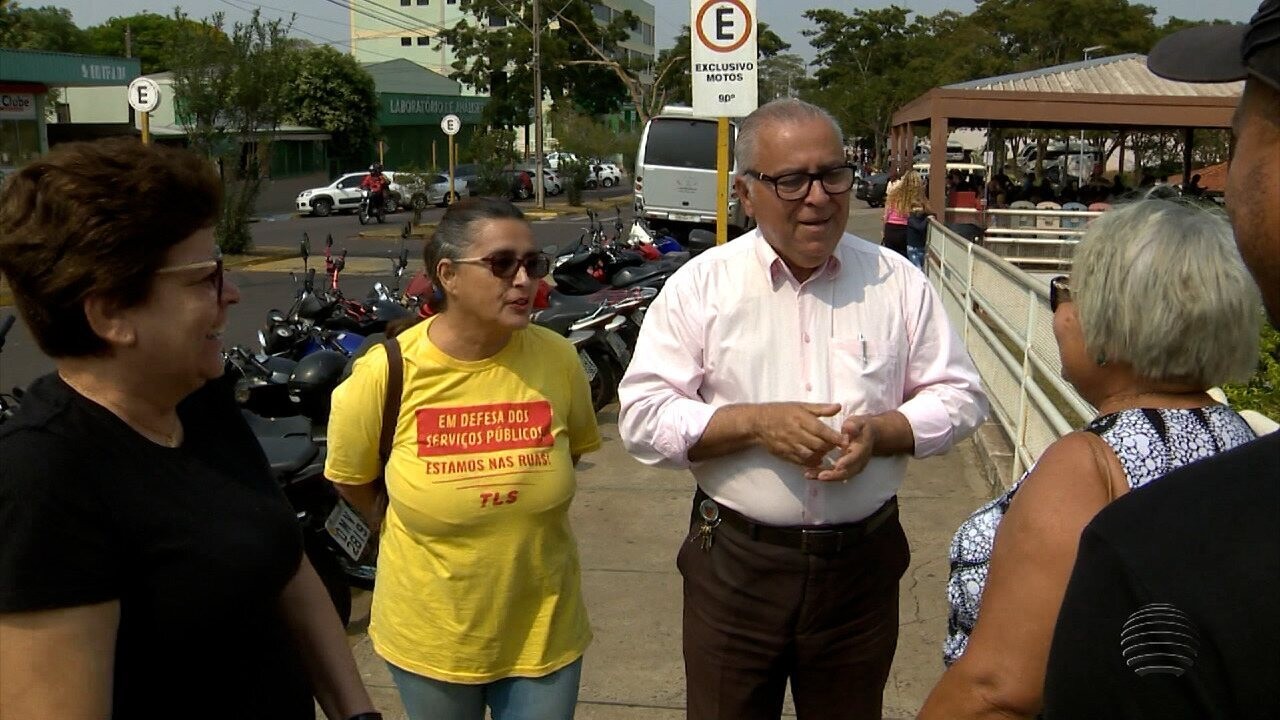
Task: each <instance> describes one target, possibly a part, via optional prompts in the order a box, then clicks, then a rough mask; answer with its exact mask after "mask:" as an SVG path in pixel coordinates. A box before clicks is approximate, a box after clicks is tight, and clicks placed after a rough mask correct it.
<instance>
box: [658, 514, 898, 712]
mask: <svg viewBox="0 0 1280 720" xmlns="http://www.w3.org/2000/svg"><path fill="white" fill-rule="evenodd" d="M696 510H697V508H696V507H695V508H694V513H693V516H692V520H691V522H690V526H689V527H690V529H689V538H695V536H696V532H697V528H698V527H699V525H700V524H701V521H700V519H699V518H698V516H697V512H696ZM910 558H911V551H910V549H909V548H908V546H907V538H906V535H905V534H904V533H903V531H902V525H901V524H900V523H899V522H898V515H897V512H896V511H895V512H894V514H893V515H892V516H891V517H890V518H889V519H888V520H886V521H885V522H884V523H883V524H882V525H880V527H878V528H877V529H876V530H874V531H873V532H872V533H871V534H870V535H868V536H866V537H864V538H862V539H861V540H860V541H858V542H855V543H853V545H852V547H847V548H845V549H844V550H843V552H841V553H839V554H832V555H810V554H805V553H804V552H803V551H801V550H800V549H798V548H789V547H782V546H778V545H772V544H768V543H764V542H760V541H757V540H752V539H751V538H750V537H748V536H747V535H746V534H744V533H742V532H740V531H739V530H737V529H735V528H732V527H729V526H728V525H726V524H721V525H720V526H719V527H717V528H716V530H715V533H714V541H713V543H712V545H711V547H710V549H707V550H704V549H703V547H702V545H701V544H700V543H699V541H698V540H696V539H695V540H694V541H693V542H685V543H684V544H683V546H682V547H681V549H680V553H679V556H678V557H677V560H676V564H677V566H678V567H679V568H680V573H681V575H683V576H684V663H685V683H686V689H687V693H688V711H687V717H688V718H689V720H778V718H779V717H780V715H781V714H782V704H783V697H784V695H785V690H786V683H787V681H788V680H790V681H791V694H792V698H793V699H794V701H795V706H796V717H797V718H798V720H843V719H848V720H880V712H881V708H882V705H883V703H884V685H885V682H886V680H887V679H888V677H889V666H890V665H891V664H892V663H893V653H894V650H895V649H896V648H897V645H898V581H899V579H900V578H901V577H902V575H903V573H904V572H906V569H907V565H908V563H909V562H910Z"/></svg>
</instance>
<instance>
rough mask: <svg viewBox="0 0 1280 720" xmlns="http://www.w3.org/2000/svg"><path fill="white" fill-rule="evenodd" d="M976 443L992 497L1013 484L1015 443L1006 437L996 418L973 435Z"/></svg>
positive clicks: (984, 424) (984, 476)
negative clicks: (1012, 470) (1011, 473)
mask: <svg viewBox="0 0 1280 720" xmlns="http://www.w3.org/2000/svg"><path fill="white" fill-rule="evenodd" d="M973 442H974V445H976V446H977V448H978V463H979V465H980V469H981V471H982V477H983V479H984V480H986V484H987V486H988V487H989V488H990V490H991V497H995V496H996V495H999V494H1000V493H1002V492H1004V491H1005V490H1008V489H1009V488H1010V487H1012V486H1013V482H1014V480H1015V478H1013V477H1011V475H1010V470H1011V469H1012V467H1013V445H1012V444H1011V443H1010V442H1009V439H1008V438H1007V437H1005V434H1004V429H1003V428H1001V427H1000V424H999V423H997V422H996V421H994V420H988V421H987V422H985V423H983V424H982V427H980V428H978V432H976V433H974V435H973Z"/></svg>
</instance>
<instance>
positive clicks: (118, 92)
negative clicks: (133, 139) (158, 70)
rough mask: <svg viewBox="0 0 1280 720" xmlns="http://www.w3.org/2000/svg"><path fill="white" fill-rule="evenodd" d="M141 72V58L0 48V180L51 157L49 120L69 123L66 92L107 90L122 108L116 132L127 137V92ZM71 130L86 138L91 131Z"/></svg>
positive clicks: (69, 135) (108, 97)
mask: <svg viewBox="0 0 1280 720" xmlns="http://www.w3.org/2000/svg"><path fill="white" fill-rule="evenodd" d="M141 71H142V64H141V61H139V60H137V59H132V60H131V59H128V58H115V57H101V56H98V55H73V54H70V53H54V52H42V51H36V50H4V49H0V176H2V175H4V173H6V172H8V171H10V170H13V169H15V168H17V167H20V166H22V165H24V164H26V163H27V162H28V161H31V160H34V159H35V158H37V157H39V156H40V155H42V154H44V153H45V152H48V150H49V145H50V140H49V135H50V131H49V128H50V126H51V123H50V122H49V121H50V120H51V119H55V120H64V122H65V121H69V120H70V117H69V116H68V112H67V105H66V102H65V100H66V98H65V94H66V92H67V90H66V89H67V88H103V92H104V93H105V95H104V98H105V99H106V101H107V102H109V103H111V104H113V105H116V106H118V107H119V108H121V116H122V117H121V118H120V119H119V120H118V121H117V122H118V123H119V127H117V128H115V129H114V130H113V132H116V133H121V132H128V131H129V130H130V128H129V127H128V126H127V125H125V124H124V123H125V121H126V120H127V117H125V115H126V114H127V109H128V100H127V98H126V97H125V88H126V87H127V86H128V85H129V82H130V81H131V80H133V79H134V78H135V77H137V76H138V75H139V74H140V73H141ZM54 90H56V91H57V92H54V93H51V92H50V91H54ZM50 103H52V104H53V105H52V106H50ZM72 129H73V130H76V131H80V132H81V133H84V131H85V130H86V127H85V126H84V125H79V126H76V127H74V128H72ZM66 135H67V137H66V139H81V138H84V137H88V136H89V135H88V134H79V135H77V133H75V132H72V133H67V134H66ZM55 141H56V140H55Z"/></svg>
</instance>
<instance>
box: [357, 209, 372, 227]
mask: <svg viewBox="0 0 1280 720" xmlns="http://www.w3.org/2000/svg"><path fill="white" fill-rule="evenodd" d="M356 219H357V220H359V221H360V224H361V225H367V224H368V223H369V211H367V210H365V209H364V208H360V209H359V210H357V211H356Z"/></svg>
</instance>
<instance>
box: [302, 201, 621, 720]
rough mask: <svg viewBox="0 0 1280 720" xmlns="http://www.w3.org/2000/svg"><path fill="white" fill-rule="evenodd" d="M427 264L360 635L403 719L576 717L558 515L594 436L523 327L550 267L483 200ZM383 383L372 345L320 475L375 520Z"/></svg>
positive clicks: (564, 550)
mask: <svg viewBox="0 0 1280 720" xmlns="http://www.w3.org/2000/svg"><path fill="white" fill-rule="evenodd" d="M423 255H424V259H425V261H426V269H427V272H428V273H429V274H430V275H431V279H432V281H433V283H434V284H435V287H436V288H438V289H439V291H440V292H441V293H442V296H438V297H437V299H436V301H434V302H433V306H434V307H435V309H436V310H437V311H438V312H437V314H436V315H434V316H433V317H431V318H430V319H428V320H426V321H424V322H422V323H420V324H418V325H415V326H413V327H411V328H409V329H407V330H405V331H403V332H402V333H401V334H400V335H398V336H397V338H398V340H399V342H400V346H401V350H402V354H403V356H404V392H403V395H402V398H403V399H402V402H401V406H400V415H399V418H398V422H397V425H396V433H395V441H394V445H393V447H392V451H391V456H390V459H389V460H388V462H387V466H386V488H387V494H388V498H389V503H388V507H387V510H386V515H385V519H383V521H382V523H381V529H382V532H381V539H380V544H379V555H378V581H377V585H376V587H375V590H374V593H373V610H372V613H371V620H370V624H369V636H370V638H372V640H373V646H374V649H375V650H376V651H377V652H378V654H379V655H380V656H382V658H384V659H385V660H386V661H387V663H388V664H389V665H390V667H391V674H392V677H393V678H394V679H395V682H396V685H397V687H398V688H399V690H400V696H401V699H402V700H403V701H404V705H405V708H406V710H407V711H408V714H409V717H410V718H411V719H412V720H427V719H428V718H429V719H430V720H481V718H483V717H484V712H485V707H486V706H488V707H489V708H490V709H491V710H492V713H493V718H494V720H517V719H519V720H525V719H528V720H535V719H536V720H557V719H559V718H572V717H573V712H574V706H575V705H576V703H577V696H578V683H579V679H580V676H581V669H582V655H583V653H584V652H585V650H586V647H587V644H588V643H589V642H590V641H591V629H590V625H589V624H588V622H587V613H586V609H585V608H584V607H583V603H582V590H581V578H580V575H581V571H580V568H579V564H578V552H577V547H576V545H575V543H574V539H573V535H572V533H571V531H570V528H569V518H568V510H569V503H570V502H571V501H572V499H573V494H574V490H575V478H574V469H573V468H574V464H575V463H576V462H577V460H578V458H579V456H581V455H582V454H583V453H586V452H590V451H592V450H595V449H596V448H598V447H599V446H600V435H599V432H598V430H597V429H596V423H595V415H594V414H593V412H592V408H591V397H590V391H589V389H588V385H587V379H586V375H585V374H584V373H583V370H582V366H581V365H580V364H579V361H578V357H577V354H576V353H575V352H574V350H573V348H572V346H570V345H569V343H568V342H566V341H565V340H564V338H562V337H560V336H559V335H557V334H555V333H553V332H551V331H548V330H546V329H544V328H541V327H538V326H536V325H533V326H531V325H530V324H529V312H530V309H531V307H532V304H533V296H534V293H535V291H536V290H537V280H538V279H539V278H542V277H544V276H545V275H546V274H547V272H548V270H549V265H550V259H549V258H548V257H547V256H546V255H544V254H541V253H539V252H538V251H537V249H536V248H535V246H534V240H533V232H532V230H531V229H530V228H529V225H528V223H527V222H526V221H525V219H524V216H523V214H522V213H521V212H520V210H519V209H517V208H516V207H515V206H514V205H511V204H510V203H508V202H505V201H502V200H491V199H486V198H471V199H467V200H463V201H462V202H459V203H456V204H454V205H453V206H451V207H450V208H449V210H448V212H446V213H445V215H444V218H443V219H442V220H441V221H440V225H439V227H438V228H437V230H436V233H435V237H434V238H433V239H432V241H431V242H429V243H427V246H426V249H425V251H424V253H423ZM441 300H442V301H441ZM386 376H387V355H386V352H385V350H383V348H382V347H381V346H376V347H374V348H373V349H372V350H371V351H370V352H369V353H367V354H366V355H365V356H364V357H362V358H361V359H360V360H359V361H357V362H356V364H355V367H354V368H353V371H352V374H351V377H350V378H348V379H347V380H346V381H345V382H343V383H342V385H340V386H339V387H338V389H337V390H335V391H334V393H333V410H332V415H331V417H330V421H329V429H328V442H329V456H328V461H327V462H326V466H325V472H326V475H327V476H328V477H329V479H330V480H333V481H334V482H335V483H338V488H339V490H340V492H341V493H342V495H343V496H344V497H346V498H347V499H348V500H349V501H350V502H351V503H352V504H353V505H354V506H355V507H356V508H357V509H359V510H360V511H361V512H362V513H364V514H365V516H366V517H370V518H372V517H374V510H373V509H374V506H375V504H376V503H375V497H376V491H375V490H374V486H372V485H370V482H371V481H372V480H373V479H374V478H375V477H377V476H378V475H379V474H380V472H381V471H382V468H381V467H379V462H378V437H379V433H380V430H381V425H382V408H383V398H384V396H385V393H386Z"/></svg>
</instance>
